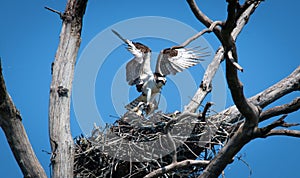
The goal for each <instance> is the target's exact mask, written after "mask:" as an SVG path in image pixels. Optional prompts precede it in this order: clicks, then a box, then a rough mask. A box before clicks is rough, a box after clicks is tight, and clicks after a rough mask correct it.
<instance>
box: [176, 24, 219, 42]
mask: <svg viewBox="0 0 300 178" xmlns="http://www.w3.org/2000/svg"><path fill="white" fill-rule="evenodd" d="M222 24H223V22H222V21H215V22H213V23H212V24H211V25H210V26H209V28H206V29H203V30H202V31H200V32H199V33H197V34H196V35H194V36H192V37H191V38H189V39H187V40H186V41H185V42H183V43H182V44H181V45H180V47H186V46H187V45H189V44H190V43H191V42H192V41H194V40H196V39H197V38H199V37H200V36H201V35H203V34H205V33H210V32H212V31H213V30H214V28H215V27H216V26H217V25H222Z"/></svg>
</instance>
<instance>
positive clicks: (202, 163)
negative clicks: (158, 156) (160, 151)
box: [144, 160, 209, 178]
mask: <svg viewBox="0 0 300 178" xmlns="http://www.w3.org/2000/svg"><path fill="white" fill-rule="evenodd" d="M207 164H209V161H206V160H184V161H181V162H175V163H172V164H170V165H168V166H165V167H162V168H159V169H156V170H154V171H152V172H150V173H149V174H147V175H146V176H145V177H144V178H150V177H159V176H162V175H163V174H166V173H168V172H171V171H174V170H178V169H181V168H185V167H188V166H198V167H204V166H206V165H207Z"/></svg>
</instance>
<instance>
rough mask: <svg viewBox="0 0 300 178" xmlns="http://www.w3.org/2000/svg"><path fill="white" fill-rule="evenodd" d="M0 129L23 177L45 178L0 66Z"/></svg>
mask: <svg viewBox="0 0 300 178" xmlns="http://www.w3.org/2000/svg"><path fill="white" fill-rule="evenodd" d="M0 127H1V128H2V129H3V131H4V133H5V136H6V139H7V141H8V144H9V146H10V148H11V150H12V152H13V154H14V157H15V159H16V161H17V163H18V165H19V167H20V168H21V171H22V173H23V175H24V177H47V176H46V174H45V171H44V169H43V168H42V166H41V164H40V162H39V161H38V159H37V158H36V155H35V154H34V152H33V149H32V146H31V144H30V142H29V140H28V137H27V134H26V131H25V129H24V126H23V123H22V118H21V115H20V113H19V111H18V110H17V108H16V106H15V105H14V103H13V101H12V99H11V97H10V96H9V94H8V92H7V90H6V86H5V82H4V78H3V76H2V67H1V64H0Z"/></svg>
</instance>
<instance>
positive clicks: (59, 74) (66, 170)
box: [49, 0, 87, 178]
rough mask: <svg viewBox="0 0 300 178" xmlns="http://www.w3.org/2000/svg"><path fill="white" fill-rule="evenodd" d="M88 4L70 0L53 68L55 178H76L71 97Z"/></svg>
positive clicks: (84, 0) (51, 128)
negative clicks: (71, 126)
mask: <svg viewBox="0 0 300 178" xmlns="http://www.w3.org/2000/svg"><path fill="white" fill-rule="evenodd" d="M86 4H87V0H68V3H67V5H66V9H65V12H64V14H63V17H62V20H63V24H62V29H61V33H60V43H59V46H58V49H57V51H56V56H55V61H54V64H53V66H52V69H53V73H52V82H51V86H50V101H49V134H50V144H51V150H52V158H51V165H52V176H53V177H54V178H58V177H73V167H74V166H73V165H74V142H73V138H72V135H71V131H70V101H71V98H70V94H71V91H72V81H73V75H74V65H75V62H76V57H77V53H78V49H79V46H80V42H81V39H80V36H81V29H82V19H83V15H84V13H85V9H86Z"/></svg>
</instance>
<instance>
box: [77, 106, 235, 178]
mask: <svg viewBox="0 0 300 178" xmlns="http://www.w3.org/2000/svg"><path fill="white" fill-rule="evenodd" d="M226 130H229V126H228V125H226V124H224V123H222V122H217V121H214V122H213V121H210V120H209V117H207V118H203V117H201V115H195V114H193V115H191V114H186V115H185V114H183V113H179V112H175V113H169V114H164V113H161V112H158V113H154V114H153V115H152V116H150V117H149V118H145V117H144V116H141V115H137V114H136V113H134V112H131V111H129V112H127V113H126V114H125V115H124V116H122V117H121V118H119V119H118V120H117V121H116V122H115V123H114V124H113V125H108V126H107V127H106V128H99V127H97V126H95V127H94V129H93V131H92V133H91V137H84V136H83V135H81V136H79V137H76V138H75V144H76V147H75V162H74V177H78V178H79V177H143V176H145V175H147V174H148V173H150V172H152V171H153V170H156V169H159V168H161V167H164V166H167V165H169V164H171V163H172V162H173V161H174V159H176V161H183V160H186V159H202V160H210V159H212V158H213V156H214V154H215V153H216V152H217V151H218V149H219V148H220V147H221V146H222V145H223V144H224V142H226V140H227V138H228V136H229V134H228V133H227V131H226ZM204 168H205V167H203V166H190V167H185V168H184V169H179V170H173V171H170V172H167V173H165V174H164V175H163V177H186V176H189V177H194V176H197V175H200V173H201V171H202V170H203V169H204Z"/></svg>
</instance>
